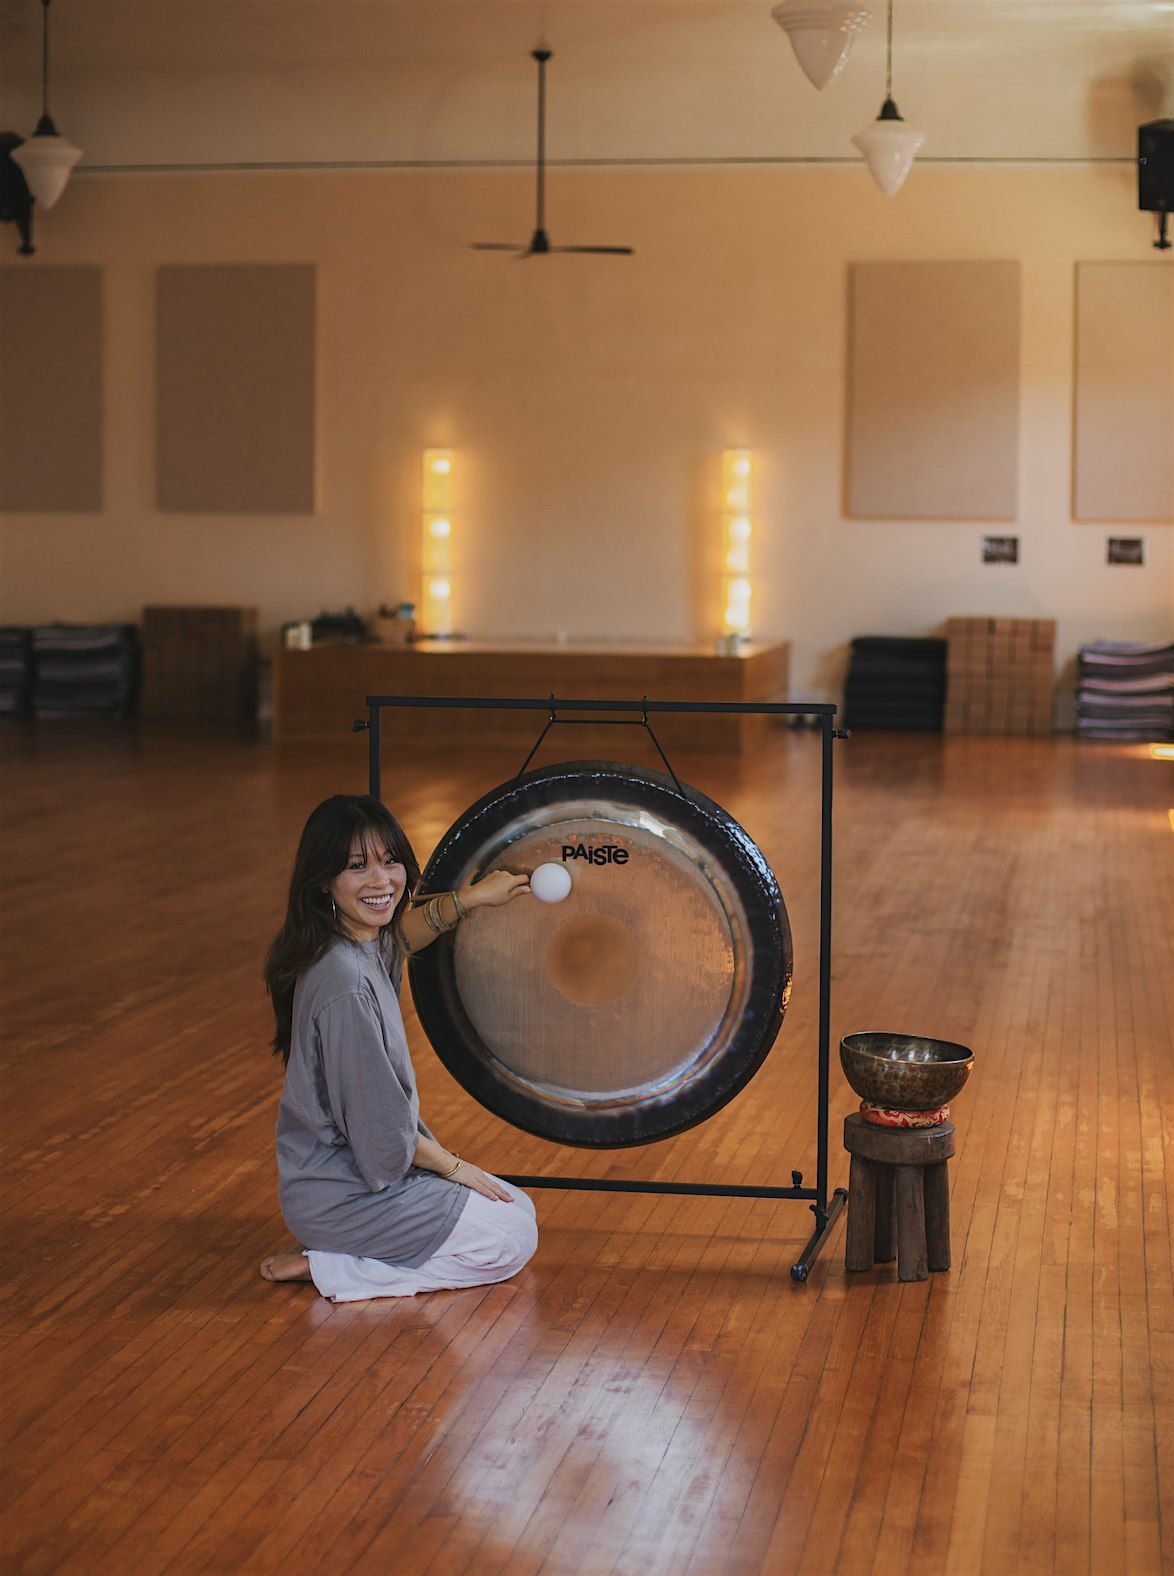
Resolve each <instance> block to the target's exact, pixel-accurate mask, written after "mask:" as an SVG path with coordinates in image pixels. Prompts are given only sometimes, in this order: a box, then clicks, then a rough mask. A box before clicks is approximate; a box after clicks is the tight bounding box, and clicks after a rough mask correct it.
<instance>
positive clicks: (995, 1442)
mask: <svg viewBox="0 0 1174 1576" xmlns="http://www.w3.org/2000/svg"><path fill="white" fill-rule="evenodd" d="M0 748H2V749H3V753H4V764H5V771H4V793H3V797H2V799H0V822H2V830H3V842H2V847H0V860H2V868H3V882H4V899H5V901H4V905H3V911H2V913H0V939H2V941H3V951H2V959H0V969H2V978H0V984H2V989H3V1009H4V1024H5V1030H6V1033H5V1041H4V1047H3V1051H2V1062H0V1066H2V1070H3V1073H4V1076H5V1087H6V1091H7V1096H8V1106H7V1110H6V1115H7V1117H8V1123H7V1130H8V1134H9V1154H8V1162H9V1163H8V1167H7V1169H6V1182H7V1186H6V1188H5V1190H4V1198H3V1200H2V1201H0V1206H2V1208H0V1225H2V1228H3V1229H2V1233H0V1249H2V1251H3V1256H4V1260H5V1265H6V1269H7V1274H6V1276H5V1278H4V1281H3V1288H2V1290H0V1312H2V1314H3V1319H4V1324H5V1332H6V1333H5V1347H4V1354H5V1358H6V1389H5V1397H6V1405H5V1411H4V1430H5V1433H4V1437H5V1451H4V1460H3V1463H2V1468H3V1474H2V1478H0V1492H2V1493H3V1495H4V1502H5V1507H6V1511H7V1514H6V1517H5V1522H4V1528H3V1531H2V1532H0V1565H2V1568H3V1569H4V1570H12V1571H14V1572H20V1573H24V1572H56V1571H65V1572H80V1573H85V1576H90V1573H91V1572H93V1573H109V1576H124V1573H125V1572H126V1571H128V1570H134V1571H136V1572H139V1573H142V1576H154V1573H156V1572H164V1571H168V1572H174V1573H179V1576H188V1573H196V1572H203V1571H210V1572H248V1573H258V1576H260V1573H268V1572H277V1571H281V1572H294V1573H299V1572H303V1571H304V1572H318V1571H321V1570H322V1569H324V1568H327V1567H329V1568H330V1569H331V1570H333V1571H337V1572H347V1571H355V1572H358V1573H360V1576H365V1573H367V1572H371V1573H379V1576H382V1573H384V1572H393V1573H395V1576H425V1573H428V1576H471V1573H476V1576H538V1573H544V1576H662V1573H663V1576H759V1573H765V1576H790V1573H791V1572H794V1573H796V1576H799V1573H805V1576H831V1573H833V1572H837V1573H844V1576H857V1573H866V1572H871V1573H873V1576H906V1573H922V1576H940V1573H943V1572H952V1573H957V1576H1004V1573H1006V1576H1011V1573H1026V1576H1036V1573H1041V1576H1042V1573H1046V1572H1059V1573H1063V1576H1068V1573H1075V1572H1087V1573H1088V1576H1110V1573H1115V1572H1124V1573H1126V1576H1157V1573H1159V1572H1164V1571H1169V1570H1174V1408H1172V1407H1171V1404H1170V1396H1171V1395H1174V1270H1172V1263H1174V1251H1172V1241H1171V1225H1172V1215H1171V1203H1170V1174H1169V1155H1170V1153H1171V1146H1172V1145H1174V1057H1172V1055H1171V1051H1172V1049H1174V1046H1172V1041H1171V1027H1170V1026H1171V1023H1172V1021H1174V958H1172V955H1171V945H1170V941H1171V937H1172V936H1174V882H1171V880H1170V875H1171V859H1170V851H1171V839H1170V826H1169V821H1168V818H1167V814H1166V811H1167V808H1168V806H1169V804H1170V803H1171V788H1170V775H1169V769H1168V767H1165V766H1163V765H1161V764H1159V763H1157V762H1155V761H1153V760H1151V759H1150V758H1149V756H1148V752H1147V751H1146V750H1145V749H1144V748H1141V747H1137V746H1115V745H1105V746H1097V745H1092V744H1085V743H1078V742H1076V741H1073V740H1070V739H1055V740H1046V741H1045V740H1010V739H969V738H950V739H945V738H926V737H911V736H896V735H894V736H885V735H857V737H856V738H854V739H853V740H851V741H850V743H848V744H846V745H844V746H842V747H838V752H837V876H836V880H837V892H836V912H835V952H834V970H833V983H834V990H833V1003H832V1006H833V1037H837V1036H838V1035H840V1034H843V1033H847V1032H849V1031H851V1030H858V1029H863V1028H877V1027H880V1028H885V1027H892V1028H898V1029H910V1030H916V1031H919V1032H929V1033H936V1034H939V1035H941V1036H942V1037H944V1038H950V1039H958V1040H961V1041H963V1042H964V1043H967V1044H971V1045H973V1046H974V1047H975V1050H976V1070H975V1073H974V1076H973V1078H972V1079H971V1082H970V1084H969V1085H968V1086H967V1088H966V1089H965V1090H964V1091H963V1093H962V1094H961V1095H960V1096H959V1097H958V1099H957V1101H956V1102H955V1110H954V1116H955V1121H956V1124H957V1128H958V1152H957V1155H956V1156H955V1158H954V1160H953V1161H951V1163H950V1184H951V1215H952V1239H953V1259H954V1265H953V1269H952V1270H951V1271H949V1272H948V1273H946V1274H941V1275H932V1276H931V1277H930V1278H929V1280H927V1281H925V1282H921V1283H913V1284H907V1285H903V1284H900V1283H898V1281H897V1280H896V1275H895V1268H894V1267H893V1266H877V1267H876V1268H874V1269H873V1270H871V1271H869V1272H866V1273H857V1274H853V1275H851V1276H849V1275H847V1273H846V1272H845V1270H844V1268H843V1233H842V1227H841V1228H839V1229H838V1230H837V1232H836V1234H835V1236H834V1237H833V1238H832V1241H831V1243H830V1244H829V1246H828V1247H827V1248H826V1249H825V1251H824V1254H823V1256H822V1257H821V1258H820V1259H819V1260H818V1261H817V1264H816V1266H815V1269H814V1271H813V1273H812V1276H811V1279H810V1281H809V1282H808V1283H807V1285H806V1286H802V1287H800V1286H795V1285H793V1284H792V1283H791V1281H790V1279H789V1276H788V1267H789V1265H790V1264H791V1263H792V1262H793V1260H794V1257H795V1255H796V1253H797V1251H798V1249H799V1247H800V1245H801V1243H802V1241H803V1240H804V1238H805V1237H806V1234H807V1231H808V1229H809V1218H810V1217H809V1215H808V1213H807V1211H806V1209H805V1208H803V1207H802V1206H799V1205H793V1204H786V1203H783V1204H776V1203H773V1202H770V1201H765V1200H759V1201H745V1200H731V1199H703V1200H697V1199H683V1198H655V1197H651V1196H648V1195H625V1194H611V1195H597V1194H596V1195H593V1194H582V1193H573V1192H550V1191H545V1190H536V1202H537V1206H538V1213H539V1222H540V1232H541V1239H540V1248H539V1253H538V1256H537V1257H536V1259H535V1260H534V1261H533V1263H532V1264H531V1265H530V1266H528V1267H527V1269H526V1270H525V1271H523V1273H522V1274H521V1275H520V1276H518V1277H517V1278H516V1279H515V1280H514V1281H512V1282H509V1283H507V1284H505V1285H502V1286H497V1287H487V1288H476V1289H473V1290H470V1291H468V1292H460V1293H437V1294H434V1295H433V1296H432V1297H430V1298H426V1297H425V1298H414V1299H410V1300H407V1301H404V1302H402V1303H401V1302H399V1301H396V1300H387V1301H384V1302H374V1303H369V1304H351V1305H342V1306H338V1307H335V1306H332V1305H330V1304H328V1303H326V1302H324V1301H323V1300H322V1299H320V1298H319V1297H318V1296H317V1294H316V1293H315V1292H314V1290H313V1288H311V1287H308V1286H280V1287H274V1286H270V1285H268V1284H266V1283H265V1282H263V1281H261V1280H260V1278H259V1276H258V1275H257V1264H258V1261H259V1259H260V1258H261V1256H262V1255H263V1254H264V1253H265V1252H266V1251H269V1250H270V1249H271V1248H273V1247H275V1246H278V1245H280V1244H281V1243H282V1241H283V1240H284V1233H283V1229H282V1225H281V1221H280V1217H279V1214H278V1211H277V1204H276V1190H275V1185H274V1184H275V1177H274V1165H273V1147H272V1146H273V1121H274V1117H275V1114H276V1102H277V1097H278V1094H279V1091H280V1064H279V1063H277V1062H275V1061H274V1059H273V1058H272V1057H271V1056H270V1055H269V1053H268V1045H267V1042H268V1038H269V1035H270V1033H271V1026H270V1023H269V1019H268V1009H267V1005H266V1002H265V1000H264V995H263V991H262V988H261V984H260V976H259V969H260V961H261V957H262V955H263V952H264V949H265V946H266V944H267V942H268V940H269V938H270V936H271V934H272V931H273V929H274V927H275V925H276V922H277V918H278V915H279V912H280V907H281V904H282V901H283V897H284V888H285V885H286V882H287V880H288V870H289V863H290V859H291V856H292V851H293V847H294V844H295V842H296V838H297V833H298V831H299V830H300V827H301V824H302V821H303V820H304V818H305V815H306V813H307V812H308V810H309V809H310V808H311V807H312V805H313V804H314V803H315V802H317V800H319V799H321V798H323V797H325V796H326V795H327V794H328V793H332V792H337V791H339V790H340V789H341V790H343V791H362V790H363V789H364V787H365V753H364V750H363V748H362V746H361V745H359V744H340V745H339V746H338V747H337V748H335V747H320V748H317V747H303V746H273V745H264V744H258V743H255V742H253V741H251V740H248V739H245V738H241V737H234V736H232V735H231V734H227V733H223V732H221V733H217V732H215V731H213V730H210V731H208V732H205V733H194V732H193V733H178V732H173V731H168V730H166V729H162V728H154V729H152V728H149V727H147V726H145V725H143V726H141V727H140V726H135V725H125V726H123V725H119V726H115V727H112V728H110V727H105V726H99V725H89V724H86V725H83V726H81V727H78V728H70V727H58V728H51V727H39V728H31V727H28V726H24V725H5V726H4V727H3V729H2V731H0ZM674 764H675V765H676V766H677V769H678V771H679V772H680V773H681V775H682V776H683V777H685V778H686V779H687V780H691V781H694V782H696V783H697V785H698V786H699V787H701V788H702V789H704V790H705V791H706V792H708V793H710V794H711V795H712V796H713V797H715V798H717V799H718V800H719V801H720V802H722V803H724V804H726V805H727V806H728V807H729V808H730V809H731V810H732V811H733V813H734V814H736V815H737V816H738V817H739V818H740V819H741V820H742V821H743V823H744V824H745V825H746V826H747V828H748V830H750V832H751V833H752V835H754V836H755V837H756V838H757V839H758V840H759V841H760V843H761V844H762V846H763V848H764V851H765V852H766V854H767V856H768V857H769V858H770V860H771V862H772V864H773V865H774V867H775V868H776V870H777V871H778V873H779V876H780V881H781V884H782V887H783V890H784V893H785V896H786V899H787V904H788V909H789V912H790V916H791V922H792V927H793V931H794V938H795V956H796V977H795V989H794V995H793V999H792V1003H791V1006H790V1008H789V1011H788V1015H787V1019H786V1022H785V1024H784V1028H783V1032H782V1035H781V1036H780V1039H779V1043H778V1045H777V1046H776V1048H775V1050H774V1051H773V1052H772V1054H771V1056H770V1057H769V1058H768V1060H767V1062H766V1064H765V1066H764V1068H763V1069H762V1071H761V1073H759V1074H758V1076H757V1077H756V1078H755V1080H754V1081H753V1083H752V1084H751V1085H750V1086H749V1088H748V1089H747V1090H746V1091H745V1093H744V1094H743V1095H741V1096H740V1097H739V1098H738V1099H737V1100H735V1101H734V1102H732V1104H731V1105H730V1106H728V1107H727V1108H726V1109H725V1110H723V1111H722V1112H720V1113H718V1115H717V1116H715V1117H714V1118H712V1119H711V1120H710V1121H708V1122H707V1123H705V1124H703V1125H702V1126H701V1127H699V1128H696V1129H694V1130H693V1131H692V1132H690V1133H687V1134H684V1135H680V1136H679V1137H677V1138H675V1139H671V1140H669V1141H667V1142H665V1143H663V1144H659V1145H657V1146H655V1147H653V1148H651V1149H648V1150H643V1151H639V1150H637V1151H622V1152H606V1151H603V1152H579V1151H565V1150H561V1149H559V1148H558V1147H557V1146H554V1145H551V1144H548V1143H545V1142H543V1141H542V1140H539V1139H535V1138H532V1137H530V1136H528V1135H525V1134H522V1133H518V1132H515V1131H514V1130H513V1129H511V1128H509V1127H508V1126H506V1125H505V1124H504V1123H502V1122H501V1121H499V1120H498V1119H497V1118H496V1117H494V1116H492V1115H490V1114H489V1113H488V1112H486V1111H484V1110H482V1109H481V1108H480V1107H479V1106H477V1105H476V1104H475V1103H474V1102H473V1101H472V1100H471V1099H470V1098H469V1097H468V1096H466V1095H465V1094H464V1092H463V1091H462V1090H460V1089H459V1088H458V1087H457V1086H456V1085H455V1084H454V1083H453V1082H452V1080H451V1079H450V1078H449V1077H448V1075H447V1074H446V1073H445V1072H444V1071H443V1070H442V1069H441V1067H440V1065H439V1063H438V1062H437V1061H436V1059H435V1058H434V1057H433V1055H432V1054H431V1052H430V1050H429V1048H428V1046H427V1044H426V1042H425V1040H424V1037H423V1035H422V1033H421V1030H420V1026H419V1022H418V1020H417V1018H416V1015H415V1013H414V1010H413V1009H412V1007H411V1003H410V1001H406V1002H405V1007H406V1011H405V1020H406V1022H407V1026H408V1034H409V1040H410V1043H411V1045H412V1049H413V1056H414V1059H415V1061H416V1064H417V1069H418V1073H419V1080H420V1087H421V1098H422V1103H423V1107H424V1110H425V1114H426V1116H427V1118H428V1120H429V1121H430V1123H431V1125H432V1126H433V1127H434V1128H435V1129H437V1130H438V1131H439V1132H440V1133H441V1134H442V1136H443V1137H444V1138H445V1141H447V1142H449V1143H450V1144H452V1145H454V1146H456V1147H458V1148H459V1149H460V1150H461V1151H462V1152H463V1153H468V1154H472V1155H473V1156H474V1157H475V1158H477V1159H480V1160H482V1161H483V1163H485V1164H486V1165H488V1166H490V1167H491V1168H492V1169H496V1170H513V1171H534V1172H538V1173H548V1174H557V1173H560V1172H562V1173H568V1172H577V1173H579V1174H582V1175H589V1176H598V1177H609V1176H610V1177H646V1178H654V1179H658V1180H682V1179H684V1180H688V1179H695V1180H703V1179H720V1180H726V1181H734V1182H741V1183H753V1182H755V1181H775V1180H782V1181H785V1180H786V1179H787V1178H788V1176H789V1173H790V1170H791V1169H792V1167H799V1168H801V1169H802V1170H803V1171H804V1172H805V1174H806V1175H807V1176H808V1177H810V1176H812V1175H814V1170H815V1150H814V1143H813V1134H814V1124H815V1114H816V1100H815V1084H814V1066H813V1057H812V1047H813V1045H814V1042H815V1032H816V992H815V988H814V961H815V955H816V944H817V934H818V858H817V852H818V850H817V840H816V832H817V828H818V793H817V789H818V749H817V746H816V744H815V741H814V740H813V739H812V738H811V737H806V736H802V735H781V736H779V737H778V738H777V739H776V740H774V741H772V742H771V743H769V744H767V745H765V746H763V748H762V749H761V750H759V751H758V752H757V753H755V754H754V755H751V756H748V757H744V758H741V759H739V760H737V761H732V760H728V759H725V758H722V757H717V756H700V755H699V756H689V755H687V754H686V755H683V756H681V757H680V758H678V759H677V760H675V761H674ZM516 767H517V761H516V759H515V758H514V756H513V754H512V753H510V752H487V753H484V754H482V755H480V756H479V757H478V758H477V759H476V760H470V761H468V762H462V761H459V760H456V759H455V758H454V757H453V756H452V755H451V754H450V755H448V756H447V757H445V758H444V759H443V760H433V761H429V760H428V759H426V758H424V757H418V758H417V757H415V756H413V755H411V754H410V753H409V754H405V755H403V756H397V759H396V761H395V762H394V765H390V764H389V769H388V779H387V783H386V789H387V793H388V797H389V802H391V803H392V804H393V807H394V808H395V809H396V810H397V811H398V812H399V813H400V815H401V818H402V819H403V820H404V822H405V824H406V826H407V827H408V830H409V832H410V834H411V835H412V837H413V838H414V839H415V841H416V845H417V850H418V852H420V853H422V854H426V853H427V852H428V851H429V849H430V848H431V846H432V844H433V843H434V842H435V840H436V839H437V838H438V837H439V836H440V835H441V833H442V832H443V830H444V828H445V827H446V826H447V825H448V824H449V823H450V821H451V820H452V819H453V818H454V817H455V816H456V814H458V813H459V812H460V810H462V809H463V808H464V807H465V806H466V805H467V804H468V803H469V802H471V801H472V800H473V799H474V798H476V797H477V796H478V795H479V794H480V793H482V792H484V791H485V789H486V788H488V787H490V786H491V785H492V784H493V783H494V782H497V781H500V780H502V779H504V778H506V777H507V776H509V775H511V774H512V772H513V771H514V770H516ZM79 784H80V785H81V791H79ZM79 889H80V890H81V891H82V893H83V898H82V900H81V901H82V902H83V903H93V905H94V907H93V909H92V910H87V911H86V912H85V914H84V916H83V917H82V919H81V921H80V922H79V919H78V911H77V906H76V903H75V904H74V905H73V906H71V907H69V908H68V909H67V908H66V907H65V906H64V905H63V901H62V896H61V894H62V892H70V893H72V892H74V891H77V890H79ZM91 894H92V896H91ZM852 1108H853V1097H852V1095H851V1093H850V1091H849V1090H848V1089H847V1088H846V1086H845V1085H844V1084H843V1082H842V1080H841V1078H840V1076H839V1073H838V1069H837V1068H835V1067H833V1076H832V1113H831V1131H832V1176H831V1180H832V1183H833V1184H836V1183H839V1182H842V1181H843V1180H844V1179H845V1178H846V1173H847V1166H846V1157H845V1156H844V1155H843V1153H842V1151H841V1148H840V1140H839V1124H840V1122H841V1120H842V1117H843V1115H844V1114H845V1113H846V1112H848V1111H849V1110H851V1109H852Z"/></svg>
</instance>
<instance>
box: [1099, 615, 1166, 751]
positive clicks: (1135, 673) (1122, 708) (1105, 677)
mask: <svg viewBox="0 0 1174 1576" xmlns="http://www.w3.org/2000/svg"><path fill="white" fill-rule="evenodd" d="M1076 732H1077V734H1078V736H1079V737H1080V738H1082V739H1121V740H1125V741H1138V742H1154V743H1161V742H1163V741H1166V740H1169V739H1171V738H1174V642H1172V641H1165V642H1162V643H1160V644H1158V645H1152V646H1138V645H1134V644H1132V643H1131V642H1130V641H1125V640H1094V641H1093V642H1092V644H1091V645H1088V646H1081V648H1080V671H1079V675H1078V678H1077V684H1076Z"/></svg>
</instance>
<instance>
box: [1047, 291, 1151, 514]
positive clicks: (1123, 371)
mask: <svg viewBox="0 0 1174 1576" xmlns="http://www.w3.org/2000/svg"><path fill="white" fill-rule="evenodd" d="M1072 513H1073V515H1074V516H1075V518H1076V519H1077V520H1105V521H1119V520H1146V521H1161V520H1174V268H1171V266H1170V264H1169V263H1141V262H1137V263H1078V264H1077V265H1076V398H1075V410H1074V416H1073V465H1072Z"/></svg>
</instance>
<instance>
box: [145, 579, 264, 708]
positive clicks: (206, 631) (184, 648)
mask: <svg viewBox="0 0 1174 1576" xmlns="http://www.w3.org/2000/svg"><path fill="white" fill-rule="evenodd" d="M142 651H143V690H142V713H143V716H144V717H174V718H177V719H178V718H184V719H200V718H205V719H208V720H213V719H222V720H225V721H244V720H248V719H249V718H252V717H255V716H256V706H257V700H256V691H257V610H256V608H255V607H145V608H144V609H143V624H142Z"/></svg>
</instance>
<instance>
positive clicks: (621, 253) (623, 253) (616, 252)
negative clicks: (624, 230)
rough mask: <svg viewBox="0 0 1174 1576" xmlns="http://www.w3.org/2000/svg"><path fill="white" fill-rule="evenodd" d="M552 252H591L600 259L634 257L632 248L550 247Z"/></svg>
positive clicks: (634, 252)
mask: <svg viewBox="0 0 1174 1576" xmlns="http://www.w3.org/2000/svg"><path fill="white" fill-rule="evenodd" d="M551 251H552V252H592V253H594V254H595V255H596V256H601V257H635V255H636V249H635V247H632V246H552V247H551Z"/></svg>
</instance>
